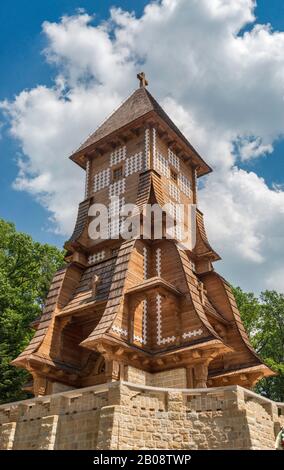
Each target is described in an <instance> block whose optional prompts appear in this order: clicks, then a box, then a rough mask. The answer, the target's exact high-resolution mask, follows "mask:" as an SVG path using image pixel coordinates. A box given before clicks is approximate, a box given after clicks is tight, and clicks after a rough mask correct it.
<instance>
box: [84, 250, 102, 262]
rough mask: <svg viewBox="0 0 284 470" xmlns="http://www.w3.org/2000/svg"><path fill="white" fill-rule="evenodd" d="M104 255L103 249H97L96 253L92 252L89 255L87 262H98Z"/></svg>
mask: <svg viewBox="0 0 284 470" xmlns="http://www.w3.org/2000/svg"><path fill="white" fill-rule="evenodd" d="M104 257H105V251H99V252H97V253H94V254H93V255H90V256H89V258H88V264H94V263H98V262H99V261H102V260H103V259H104Z"/></svg>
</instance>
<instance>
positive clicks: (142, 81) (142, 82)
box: [137, 72, 148, 88]
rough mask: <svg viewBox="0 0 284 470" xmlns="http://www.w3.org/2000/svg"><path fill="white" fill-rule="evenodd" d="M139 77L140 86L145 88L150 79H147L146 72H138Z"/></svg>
mask: <svg viewBox="0 0 284 470" xmlns="http://www.w3.org/2000/svg"><path fill="white" fill-rule="evenodd" d="M137 78H138V80H139V82H140V88H145V87H146V86H147V85H148V80H147V79H146V76H145V73H144V72H140V73H138V74H137Z"/></svg>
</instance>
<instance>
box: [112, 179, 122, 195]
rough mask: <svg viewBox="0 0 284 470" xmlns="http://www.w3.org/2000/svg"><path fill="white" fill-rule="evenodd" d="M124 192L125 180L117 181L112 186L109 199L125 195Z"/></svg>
mask: <svg viewBox="0 0 284 470" xmlns="http://www.w3.org/2000/svg"><path fill="white" fill-rule="evenodd" d="M124 191H125V178H123V179H121V180H119V181H115V183H113V184H111V185H110V187H109V197H112V196H119V195H120V194H122V193H124Z"/></svg>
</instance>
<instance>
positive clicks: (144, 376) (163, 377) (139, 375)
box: [126, 366, 187, 388]
mask: <svg viewBox="0 0 284 470" xmlns="http://www.w3.org/2000/svg"><path fill="white" fill-rule="evenodd" d="M126 378H127V381H128V382H131V383H135V384H141V385H150V386H152V387H167V388H186V384H187V380H186V369H185V368H184V367H180V368H178V369H171V370H166V371H163V372H157V373H155V374H151V373H149V372H146V371H144V370H141V369H136V368H135V367H132V366H127V371H126Z"/></svg>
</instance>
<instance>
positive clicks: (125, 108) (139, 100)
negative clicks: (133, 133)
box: [70, 72, 212, 174]
mask: <svg viewBox="0 0 284 470" xmlns="http://www.w3.org/2000/svg"><path fill="white" fill-rule="evenodd" d="M137 78H138V79H139V81H140V87H139V88H137V89H136V90H135V91H134V92H133V93H132V94H131V95H130V96H129V97H128V98H127V99H126V100H125V101H124V102H123V103H122V104H121V105H120V106H119V107H118V108H117V109H116V110H115V111H114V112H113V113H112V114H111V115H110V116H109V117H108V118H107V119H106V120H105V121H104V122H103V123H102V124H101V125H100V126H99V127H98V128H97V129H96V130H95V132H93V133H92V134H91V135H90V136H89V137H88V138H87V139H86V140H85V142H83V144H82V145H81V146H80V147H79V148H78V149H77V150H76V151H75V152H74V153H73V154H72V155H71V157H70V158H71V160H73V161H75V162H76V163H78V164H79V165H80V166H84V165H82V160H81V156H82V155H83V154H84V153H85V152H86V151H89V150H91V149H92V148H93V147H95V145H96V144H97V143H99V142H100V141H102V140H103V139H105V138H106V137H107V136H109V135H111V134H113V133H115V132H117V131H118V130H119V129H122V128H124V127H125V126H127V125H129V124H131V123H132V122H134V121H136V120H138V119H139V118H142V117H143V116H146V115H147V114H149V113H152V112H155V113H156V114H157V115H158V116H159V117H160V118H161V119H162V120H163V121H164V122H165V123H166V124H167V125H168V126H169V127H170V128H171V129H172V130H173V131H174V132H175V133H176V134H177V136H178V137H179V138H180V139H181V140H182V141H183V142H184V143H185V144H186V146H187V147H189V148H190V149H191V150H192V151H193V152H194V154H195V155H196V156H197V158H198V160H199V161H200V163H201V165H202V166H203V171H202V172H201V174H206V173H209V172H210V171H212V170H211V168H210V167H209V166H208V165H207V164H206V163H205V161H204V160H203V159H202V157H201V156H200V155H199V154H198V152H197V151H196V150H195V149H194V148H193V146H192V145H191V144H190V142H189V141H188V140H187V138H186V137H185V136H184V135H183V133H182V132H181V131H180V130H179V128H178V127H177V126H176V125H175V124H174V122H173V121H172V120H171V118H170V117H169V116H168V114H167V113H166V112H165V111H164V110H163V108H162V107H161V106H160V104H159V103H158V102H157V101H156V100H155V98H154V97H153V96H152V95H151V93H150V92H149V91H148V90H147V89H146V86H147V85H148V82H147V80H146V78H145V74H144V72H141V73H139V74H137Z"/></svg>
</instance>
